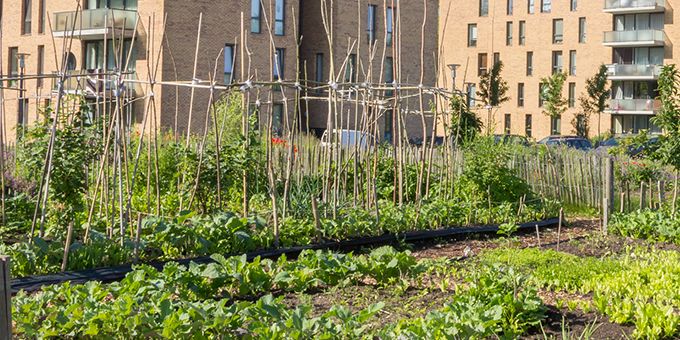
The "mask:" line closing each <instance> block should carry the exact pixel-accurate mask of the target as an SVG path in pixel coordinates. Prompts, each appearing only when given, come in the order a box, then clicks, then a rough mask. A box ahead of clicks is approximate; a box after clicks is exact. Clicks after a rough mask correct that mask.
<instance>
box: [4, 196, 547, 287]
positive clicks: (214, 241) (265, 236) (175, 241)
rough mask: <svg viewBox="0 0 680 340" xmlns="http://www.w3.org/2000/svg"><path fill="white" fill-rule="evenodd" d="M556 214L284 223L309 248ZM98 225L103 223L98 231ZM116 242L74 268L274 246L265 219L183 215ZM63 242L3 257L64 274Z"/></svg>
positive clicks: (390, 214)
mask: <svg viewBox="0 0 680 340" xmlns="http://www.w3.org/2000/svg"><path fill="white" fill-rule="evenodd" d="M554 213H555V207H554V204H552V203H550V202H546V203H545V204H537V205H528V206H523V207H522V209H518V207H517V206H516V204H510V203H504V204H500V205H497V206H494V207H492V208H490V209H488V208H487V209H483V208H481V209H477V208H473V207H472V206H470V205H468V204H466V203H464V202H463V203H458V202H454V201H444V200H436V201H432V202H429V203H425V204H422V205H420V206H419V207H418V206H416V205H413V204H406V205H403V206H401V207H397V206H395V205H393V204H392V203H390V202H382V203H381V211H380V219H377V218H376V216H375V214H373V213H371V212H367V211H366V210H363V209H360V208H347V209H342V210H339V211H338V212H337V213H336V218H321V219H320V221H319V225H320V226H319V227H318V228H317V227H316V224H315V222H314V221H313V220H309V219H301V218H286V219H284V220H283V221H282V223H281V226H280V235H279V236H280V245H282V246H297V245H308V244H312V243H315V242H318V241H322V240H343V239H351V238H359V237H368V236H378V235H382V234H384V233H386V232H387V233H393V234H397V233H402V232H407V231H414V230H430V229H437V228H441V227H442V226H456V225H469V224H470V223H478V222H484V223H492V222H505V221H532V220H538V219H541V218H544V217H547V216H550V215H553V214H554ZM93 227H96V226H93ZM117 239H118V237H113V238H110V237H108V236H107V235H106V234H105V230H101V231H97V230H96V229H95V230H93V231H92V232H91V238H90V241H89V242H87V243H84V242H82V241H76V242H74V243H73V244H72V245H71V248H70V253H69V257H68V266H67V269H68V270H81V269H89V268H98V267H106V266H114V265H118V264H122V263H129V262H132V261H133V259H134V258H135V256H134V253H135V246H137V247H138V249H139V250H138V251H139V258H140V259H141V260H142V261H151V260H157V259H162V260H172V259H181V258H187V257H193V256H207V255H210V254H215V253H222V254H227V253H232V254H237V253H244V252H249V251H254V250H258V249H267V248H271V247H273V245H274V234H273V232H272V228H269V227H268V224H267V223H266V221H263V220H262V219H259V218H255V217H252V218H250V219H246V218H241V217H239V216H237V215H235V214H231V213H220V214H215V215H211V216H192V215H181V216H179V217H176V218H174V219H166V218H159V217H149V218H146V219H145V220H144V221H143V223H142V230H141V235H140V242H139V244H137V245H136V244H135V242H133V239H134V238H133V237H131V235H127V236H125V239H126V241H125V242H123V243H122V244H121V243H120V241H118V240H117ZM63 248H64V242H63V240H61V239H56V240H51V241H48V240H44V239H40V238H35V239H33V242H31V243H29V242H20V243H15V244H12V245H3V244H1V243H0V253H3V254H7V255H10V256H11V257H12V273H13V275H14V276H16V277H22V276H28V275H35V274H45V273H54V272H58V271H59V270H60V266H61V262H62V257H63Z"/></svg>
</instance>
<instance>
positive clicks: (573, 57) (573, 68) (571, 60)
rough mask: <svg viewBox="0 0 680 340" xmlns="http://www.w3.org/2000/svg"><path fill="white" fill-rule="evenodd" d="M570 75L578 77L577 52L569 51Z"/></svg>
mask: <svg viewBox="0 0 680 340" xmlns="http://www.w3.org/2000/svg"><path fill="white" fill-rule="evenodd" d="M569 75H570V76H575V75H576V51H574V50H571V51H569Z"/></svg>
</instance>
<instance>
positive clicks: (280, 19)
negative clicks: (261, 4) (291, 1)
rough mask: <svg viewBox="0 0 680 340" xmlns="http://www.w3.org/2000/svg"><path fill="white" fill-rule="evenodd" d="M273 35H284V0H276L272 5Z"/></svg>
mask: <svg viewBox="0 0 680 340" xmlns="http://www.w3.org/2000/svg"><path fill="white" fill-rule="evenodd" d="M274 35H278V36H282V35H286V0H276V4H275V5H274Z"/></svg>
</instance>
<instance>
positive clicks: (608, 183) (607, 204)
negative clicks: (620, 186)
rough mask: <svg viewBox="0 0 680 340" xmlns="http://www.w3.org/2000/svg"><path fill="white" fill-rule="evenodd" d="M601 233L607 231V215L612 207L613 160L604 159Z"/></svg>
mask: <svg viewBox="0 0 680 340" xmlns="http://www.w3.org/2000/svg"><path fill="white" fill-rule="evenodd" d="M602 196H603V199H602V233H604V235H607V233H608V231H609V214H610V213H611V210H612V207H613V206H614V159H613V158H611V157H607V158H606V162H605V168H604V188H603V191H602Z"/></svg>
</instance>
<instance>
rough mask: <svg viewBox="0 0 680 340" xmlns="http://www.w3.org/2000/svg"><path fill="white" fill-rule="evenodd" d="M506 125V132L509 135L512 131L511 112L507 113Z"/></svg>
mask: <svg viewBox="0 0 680 340" xmlns="http://www.w3.org/2000/svg"><path fill="white" fill-rule="evenodd" d="M504 126H505V134H506V135H509V134H510V132H512V115H511V114H509V113H506V114H505V122H504Z"/></svg>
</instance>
